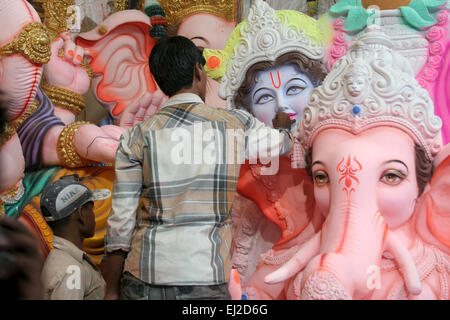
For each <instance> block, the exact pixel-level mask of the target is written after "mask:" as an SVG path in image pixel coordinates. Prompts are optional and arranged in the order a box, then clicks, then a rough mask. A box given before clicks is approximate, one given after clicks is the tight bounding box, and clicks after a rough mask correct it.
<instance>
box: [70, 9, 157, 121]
mask: <svg viewBox="0 0 450 320" xmlns="http://www.w3.org/2000/svg"><path fill="white" fill-rule="evenodd" d="M150 28H151V24H150V19H149V17H148V16H147V15H145V14H144V13H142V12H141V11H138V10H125V11H120V12H117V13H115V14H112V15H111V16H109V17H108V18H107V19H106V20H105V21H103V23H102V24H101V25H99V26H97V27H96V28H95V29H93V30H91V31H89V32H86V33H81V34H79V35H78V36H77V38H76V43H77V45H80V46H82V47H84V48H87V49H89V50H90V51H91V55H92V61H91V63H90V65H91V67H92V69H93V71H94V79H93V81H92V90H93V92H94V95H95V96H96V98H97V100H98V101H99V102H100V103H101V104H102V105H104V106H105V107H106V108H108V110H109V111H110V113H111V115H112V116H113V117H114V118H119V117H120V115H121V114H122V112H123V111H124V110H125V108H126V107H127V106H128V105H129V104H130V103H131V102H133V101H136V100H138V99H139V98H141V97H142V96H143V95H144V94H145V93H146V92H154V91H156V89H157V86H156V83H155V81H154V79H153V76H152V75H151V73H150V68H149V63H148V60H149V57H150V52H151V50H152V48H153V47H154V45H155V43H156V39H154V38H152V37H151V36H150Z"/></svg>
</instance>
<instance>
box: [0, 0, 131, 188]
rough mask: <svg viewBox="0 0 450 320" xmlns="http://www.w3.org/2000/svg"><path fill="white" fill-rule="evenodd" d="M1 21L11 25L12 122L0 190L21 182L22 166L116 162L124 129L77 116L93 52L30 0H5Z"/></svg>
mask: <svg viewBox="0 0 450 320" xmlns="http://www.w3.org/2000/svg"><path fill="white" fill-rule="evenodd" d="M45 3H46V4H47V5H48V4H51V3H50V1H46V2H45ZM0 27H1V28H2V30H6V32H2V33H1V36H0V58H1V59H0V88H1V90H2V91H3V93H4V99H5V100H6V101H7V103H6V108H7V119H8V122H9V123H8V126H9V127H8V135H6V136H3V137H2V144H3V145H2V147H1V150H0V158H1V160H2V161H1V166H2V173H3V174H4V176H2V179H1V188H0V191H5V189H8V188H9V187H11V186H13V188H16V187H14V184H16V185H20V180H21V177H22V175H23V170H24V169H26V170H36V169H40V168H43V167H46V166H52V165H63V166H67V167H76V166H80V165H84V164H86V163H91V162H109V163H112V162H114V159H115V150H116V148H117V146H118V140H119V137H120V134H121V133H122V132H123V129H121V128H119V127H114V126H106V127H102V128H99V127H97V126H96V125H93V124H89V123H87V122H76V121H75V117H76V115H77V114H78V113H80V112H81V111H82V110H83V108H85V107H86V105H85V103H84V98H83V94H84V93H86V91H87V90H88V88H89V85H90V79H89V73H88V71H87V70H86V68H88V67H87V65H88V63H87V60H86V58H89V52H88V51H85V50H84V49H83V48H81V47H79V46H76V45H75V44H74V43H73V42H72V41H71V39H70V36H69V34H68V33H64V32H63V33H61V35H59V32H58V30H57V28H56V30H55V29H50V30H49V29H48V28H47V27H46V26H44V25H43V24H41V22H40V18H39V16H38V14H37V13H36V11H35V10H34V8H33V7H32V6H31V5H30V4H29V3H28V2H26V1H21V0H12V1H6V0H1V1H0ZM41 77H42V79H43V81H42V82H41ZM40 84H41V86H40ZM19 153H22V154H23V156H22V155H20V154H19ZM23 160H25V165H24V164H23ZM19 189H20V188H19Z"/></svg>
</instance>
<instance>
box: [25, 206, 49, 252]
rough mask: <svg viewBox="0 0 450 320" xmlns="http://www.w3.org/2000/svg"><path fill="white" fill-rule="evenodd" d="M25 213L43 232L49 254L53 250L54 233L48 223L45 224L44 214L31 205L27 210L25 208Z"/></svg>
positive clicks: (26, 207)
mask: <svg viewBox="0 0 450 320" xmlns="http://www.w3.org/2000/svg"><path fill="white" fill-rule="evenodd" d="M23 211H24V213H26V214H28V217H29V218H31V219H32V220H33V222H34V224H35V226H36V227H38V228H39V231H40V232H41V236H42V238H43V240H44V241H45V244H46V246H47V249H48V250H49V252H50V251H51V250H52V249H53V231H52V229H50V227H49V226H48V224H47V222H45V220H44V218H43V217H42V214H41V213H40V212H39V211H38V210H36V208H34V207H33V206H32V205H31V204H27V205H26V206H25V208H23Z"/></svg>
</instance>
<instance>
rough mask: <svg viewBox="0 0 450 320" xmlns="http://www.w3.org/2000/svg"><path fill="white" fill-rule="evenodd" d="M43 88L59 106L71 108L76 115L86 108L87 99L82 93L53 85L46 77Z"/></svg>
mask: <svg viewBox="0 0 450 320" xmlns="http://www.w3.org/2000/svg"><path fill="white" fill-rule="evenodd" d="M41 88H42V91H44V92H45V94H46V95H47V96H48V97H49V98H50V100H51V101H52V102H53V104H54V105H55V106H57V107H61V108H63V109H66V110H69V111H70V112H72V113H74V114H75V115H78V114H80V113H81V112H82V111H83V110H84V109H86V101H85V99H84V96H82V95H81V94H78V93H75V92H72V91H69V90H66V89H63V88H59V87H56V86H53V85H51V84H49V83H48V82H47V81H45V79H44V81H43V82H42V85H41Z"/></svg>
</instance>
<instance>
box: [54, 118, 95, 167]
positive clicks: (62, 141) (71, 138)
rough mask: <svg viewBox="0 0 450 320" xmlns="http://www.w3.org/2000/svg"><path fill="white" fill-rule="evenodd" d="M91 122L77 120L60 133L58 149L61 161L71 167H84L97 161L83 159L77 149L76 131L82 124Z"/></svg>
mask: <svg viewBox="0 0 450 320" xmlns="http://www.w3.org/2000/svg"><path fill="white" fill-rule="evenodd" d="M87 124H90V122H88V121H77V122H74V123H71V124H69V125H68V126H66V127H65V128H64V129H63V130H62V131H61V134H60V135H59V138H58V143H57V146H56V150H57V152H58V158H59V160H60V161H61V163H62V164H63V165H64V166H66V167H69V168H77V167H83V166H85V165H88V164H91V163H95V162H91V161H88V160H85V159H83V158H82V157H81V156H80V155H79V154H78V153H77V152H76V151H75V145H74V142H75V133H76V132H77V131H78V129H80V127H81V126H84V125H87Z"/></svg>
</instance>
